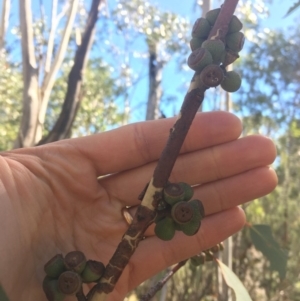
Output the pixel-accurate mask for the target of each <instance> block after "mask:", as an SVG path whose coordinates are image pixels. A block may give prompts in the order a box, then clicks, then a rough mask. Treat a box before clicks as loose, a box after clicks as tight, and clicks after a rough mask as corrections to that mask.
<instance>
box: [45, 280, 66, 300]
mask: <svg viewBox="0 0 300 301" xmlns="http://www.w3.org/2000/svg"><path fill="white" fill-rule="evenodd" d="M43 291H44V293H45V295H46V298H47V300H48V301H63V300H64V299H65V297H66V295H65V294H63V293H62V292H60V291H59V289H58V280H57V279H52V278H50V277H49V276H46V277H45V278H44V281H43Z"/></svg>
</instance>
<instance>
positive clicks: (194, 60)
mask: <svg viewBox="0 0 300 301" xmlns="http://www.w3.org/2000/svg"><path fill="white" fill-rule="evenodd" d="M220 11H221V9H220V8H217V9H213V10H210V11H209V12H207V13H206V15H205V18H199V19H197V21H196V22H195V24H194V26H193V29H192V39H191V41H190V47H191V50H192V53H191V54H190V56H189V58H188V60H187V64H188V66H189V67H190V68H191V69H193V70H194V71H196V72H199V73H200V72H201V71H202V70H203V69H204V68H205V67H207V66H208V65H211V64H215V65H220V64H221V66H222V69H223V71H224V79H223V80H222V82H221V83H220V84H221V87H222V88H223V89H224V90H225V91H227V92H235V91H237V90H238V89H239V88H240V86H241V82H242V81H241V77H240V75H239V74H238V73H237V72H235V71H228V72H227V71H226V70H225V67H226V66H228V65H230V64H232V63H233V62H234V61H235V60H236V59H238V58H239V52H240V51H241V50H242V48H243V45H244V42H245V36H244V34H243V33H242V32H241V30H242V28H243V24H242V22H241V21H240V20H239V18H238V17H237V16H235V15H234V16H232V18H231V21H230V23H229V26H228V32H227V35H226V37H225V41H221V40H220V39H210V40H207V38H208V36H209V33H210V31H211V29H212V27H213V26H214V24H215V22H216V20H217V18H218V15H219V13H220Z"/></svg>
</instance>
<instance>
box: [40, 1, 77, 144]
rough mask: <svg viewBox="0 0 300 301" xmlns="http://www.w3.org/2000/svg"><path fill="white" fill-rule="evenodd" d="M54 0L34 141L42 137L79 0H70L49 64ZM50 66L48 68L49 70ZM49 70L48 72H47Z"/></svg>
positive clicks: (52, 43) (54, 9) (53, 28)
mask: <svg viewBox="0 0 300 301" xmlns="http://www.w3.org/2000/svg"><path fill="white" fill-rule="evenodd" d="M56 4H57V3H56V1H53V7H52V28H51V31H50V36H49V42H48V49H47V56H46V65H45V71H46V74H45V78H44V81H43V84H42V87H41V107H40V111H39V123H38V124H37V129H36V137H35V143H37V142H38V141H40V140H41V138H42V131H43V125H44V123H45V117H46V112H47V107H48V103H49V98H50V93H51V91H52V88H53V85H54V82H55V78H56V75H57V73H58V71H59V68H60V67H61V65H62V62H63V59H64V57H65V53H66V50H67V47H68V44H69V40H70V36H71V32H72V28H73V24H74V20H75V17H76V12H77V9H78V4H79V0H74V1H72V5H71V7H70V10H69V16H68V20H67V23H66V26H65V28H64V32H63V35H62V39H61V43H60V45H59V48H58V51H57V54H56V56H55V58H54V61H53V63H52V65H51V67H49V66H50V59H51V55H52V51H53V47H54V37H55V30H56V28H57V25H58V23H57V21H56V18H55V11H56ZM49 68H50V70H49ZM48 70H49V72H47V71H48Z"/></svg>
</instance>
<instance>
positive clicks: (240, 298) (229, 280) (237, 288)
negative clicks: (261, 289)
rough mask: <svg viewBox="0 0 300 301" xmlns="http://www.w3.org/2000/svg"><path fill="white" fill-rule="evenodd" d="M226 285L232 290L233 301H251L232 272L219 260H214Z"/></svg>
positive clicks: (242, 285)
mask: <svg viewBox="0 0 300 301" xmlns="http://www.w3.org/2000/svg"><path fill="white" fill-rule="evenodd" d="M216 261H217V263H218V265H219V267H220V270H221V272H222V275H223V277H224V280H225V282H226V284H227V285H228V286H229V287H230V288H231V289H232V290H233V292H234V294H235V301H252V299H251V297H250V295H249V293H248V292H247V290H246V288H245V286H244V284H243V283H242V282H241V280H240V279H239V278H238V277H237V275H236V274H234V273H233V271H232V270H231V269H230V268H229V267H228V266H227V265H225V264H224V263H223V262H221V261H220V260H218V259H216Z"/></svg>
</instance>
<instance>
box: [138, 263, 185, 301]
mask: <svg viewBox="0 0 300 301" xmlns="http://www.w3.org/2000/svg"><path fill="white" fill-rule="evenodd" d="M187 261H188V259H187V260H183V261H180V262H179V263H177V264H176V265H175V266H174V267H173V268H172V270H171V271H169V272H168V273H167V274H166V275H165V276H164V277H163V278H162V279H161V280H160V281H158V282H157V283H156V284H155V285H154V286H152V287H151V288H150V289H149V291H148V292H147V293H146V294H145V295H143V296H142V297H141V298H140V301H150V300H151V298H153V297H154V295H155V294H156V293H157V292H158V291H159V290H161V289H162V288H163V286H164V285H165V284H166V283H167V281H168V280H169V279H170V278H171V277H173V275H174V274H175V273H176V272H177V271H178V270H179V269H180V268H181V267H183V266H184V265H185V264H186V262H187Z"/></svg>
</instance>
